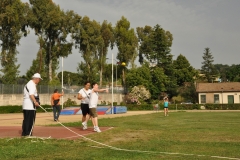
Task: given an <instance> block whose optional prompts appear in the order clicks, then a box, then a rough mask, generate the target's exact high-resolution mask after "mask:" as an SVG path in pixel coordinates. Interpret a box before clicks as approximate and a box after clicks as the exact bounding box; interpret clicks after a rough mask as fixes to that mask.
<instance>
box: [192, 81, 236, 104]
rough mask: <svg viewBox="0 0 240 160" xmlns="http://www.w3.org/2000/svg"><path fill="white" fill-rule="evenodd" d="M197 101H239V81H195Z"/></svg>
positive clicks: (223, 102) (232, 102)
mask: <svg viewBox="0 0 240 160" xmlns="http://www.w3.org/2000/svg"><path fill="white" fill-rule="evenodd" d="M196 92H197V93H198V103H199V104H205V103H216V104H234V103H240V82H226V83H197V84H196Z"/></svg>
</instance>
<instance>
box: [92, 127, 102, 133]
mask: <svg viewBox="0 0 240 160" xmlns="http://www.w3.org/2000/svg"><path fill="white" fill-rule="evenodd" d="M93 130H94V131H95V132H98V133H100V132H102V131H101V130H100V129H99V127H94V129H93Z"/></svg>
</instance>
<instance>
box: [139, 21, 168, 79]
mask: <svg viewBox="0 0 240 160" xmlns="http://www.w3.org/2000/svg"><path fill="white" fill-rule="evenodd" d="M137 34H138V41H139V43H140V47H139V62H140V63H141V64H142V63H143V62H144V60H148V62H150V63H153V64H156V65H157V66H159V67H161V68H163V69H164V72H165V74H166V75H169V74H170V73H171V72H172V69H173V67H172V54H171V53H170V52H171V49H170V47H171V46H172V40H173V37H172V34H171V33H170V32H169V31H165V30H164V29H162V28H161V27H160V26H159V25H158V24H157V25H156V26H154V27H153V28H152V27H151V26H145V27H144V28H142V27H137Z"/></svg>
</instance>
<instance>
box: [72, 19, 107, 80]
mask: <svg viewBox="0 0 240 160" xmlns="http://www.w3.org/2000/svg"><path fill="white" fill-rule="evenodd" d="M100 29H101V26H100V24H99V23H97V22H96V21H95V20H93V21H91V20H90V19H89V17H87V16H85V17H83V19H82V20H81V26H80V28H79V30H80V32H79V33H78V34H76V35H75V36H74V39H75V41H76V42H75V43H76V47H77V48H79V51H80V53H81V54H82V57H83V59H84V62H81V63H79V66H78V68H77V70H78V73H79V74H80V75H82V76H83V78H84V79H86V80H88V81H98V80H99V78H98V77H99V74H98V70H99V68H98V64H99V51H100V50H102V48H103V46H104V41H103V38H102V36H101V30H100Z"/></svg>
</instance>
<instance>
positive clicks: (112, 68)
mask: <svg viewBox="0 0 240 160" xmlns="http://www.w3.org/2000/svg"><path fill="white" fill-rule="evenodd" d="M112 114H113V53H112Z"/></svg>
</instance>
